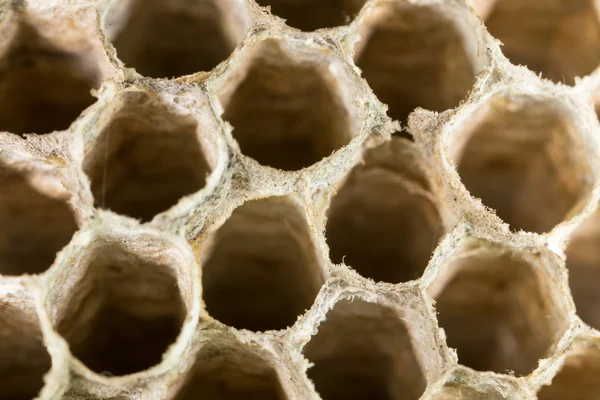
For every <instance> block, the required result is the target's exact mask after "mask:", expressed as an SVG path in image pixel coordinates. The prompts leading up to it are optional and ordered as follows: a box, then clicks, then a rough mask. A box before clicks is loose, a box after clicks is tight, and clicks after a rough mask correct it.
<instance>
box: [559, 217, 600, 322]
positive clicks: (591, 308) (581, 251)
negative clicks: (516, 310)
mask: <svg viewBox="0 0 600 400" xmlns="http://www.w3.org/2000/svg"><path fill="white" fill-rule="evenodd" d="M566 255H567V269H568V270H569V286H570V287H571V294H572V295H573V300H574V301H575V307H576V308H577V315H579V317H580V318H581V319H582V320H583V322H585V323H586V324H588V325H590V326H591V327H593V328H596V329H600V292H599V291H598V285H597V282H598V279H599V278H600V212H596V213H595V214H594V215H592V217H590V218H589V219H588V220H587V221H586V222H585V223H584V224H583V225H582V226H581V227H579V228H578V229H577V230H576V231H575V233H574V234H573V236H572V237H571V241H570V243H569V245H568V247H567V250H566Z"/></svg>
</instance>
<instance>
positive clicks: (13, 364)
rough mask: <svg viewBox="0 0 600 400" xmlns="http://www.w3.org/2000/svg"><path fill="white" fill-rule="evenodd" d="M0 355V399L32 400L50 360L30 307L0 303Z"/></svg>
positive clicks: (42, 380) (49, 364)
mask: <svg viewBox="0 0 600 400" xmlns="http://www.w3.org/2000/svg"><path fill="white" fill-rule="evenodd" d="M25 307H26V308H25ZM0 354H2V357H0V398H2V399H10V400H31V399H33V398H35V397H36V396H37V395H38V393H39V392H40V390H41V389H42V388H43V387H44V375H45V374H46V373H47V372H48V371H49V370H50V368H51V366H52V360H51V358H50V355H49V354H48V351H47V350H46V346H45V344H44V341H43V338H42V331H41V328H40V325H39V321H38V319H37V316H35V310H34V307H33V305H29V304H28V305H25V304H24V303H20V304H19V305H18V307H17V306H16V305H15V304H11V303H7V302H0Z"/></svg>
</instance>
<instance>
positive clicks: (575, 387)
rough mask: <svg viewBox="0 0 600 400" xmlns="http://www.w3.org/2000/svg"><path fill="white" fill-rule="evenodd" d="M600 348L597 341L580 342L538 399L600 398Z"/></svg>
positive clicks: (584, 399) (572, 399) (542, 390)
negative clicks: (599, 377)
mask: <svg viewBox="0 0 600 400" xmlns="http://www.w3.org/2000/svg"><path fill="white" fill-rule="evenodd" d="M598 374H600V348H599V347H598V343H597V342H590V343H578V344H576V345H575V348H574V349H573V350H571V354H569V355H567V357H566V359H565V361H564V364H563V365H562V367H561V369H560V370H559V371H558V373H557V375H556V376H555V377H554V378H553V379H552V383H550V384H549V385H548V386H542V388H541V390H540V391H539V392H538V394H537V398H538V400H565V399H569V400H592V399H597V398H600V381H598Z"/></svg>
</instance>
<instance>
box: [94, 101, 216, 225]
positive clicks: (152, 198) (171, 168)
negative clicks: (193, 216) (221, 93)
mask: <svg viewBox="0 0 600 400" xmlns="http://www.w3.org/2000/svg"><path fill="white" fill-rule="evenodd" d="M199 129H200V127H199V126H198V124H197V122H196V121H195V120H194V119H193V118H192V117H191V116H180V115H174V114H171V113H170V111H169V110H168V109H166V108H165V107H163V106H161V105H159V104H147V103H142V104H134V103H131V104H128V105H126V106H124V107H123V108H122V109H121V110H119V111H118V112H117V113H116V114H115V115H114V116H112V117H111V121H110V122H109V123H108V124H107V125H106V127H104V128H103V130H102V131H101V132H100V134H99V135H98V137H97V138H96V139H95V142H94V143H93V145H92V146H91V150H90V151H89V153H88V154H87V155H86V159H85V161H84V166H83V167H84V170H85V172H86V174H87V175H88V177H89V178H90V180H91V190H92V193H93V195H94V199H95V205H96V207H100V208H108V209H110V210H112V211H114V212H116V213H119V214H123V215H127V216H130V217H133V218H138V219H141V220H142V221H144V222H146V221H150V220H152V218H153V217H154V216H155V215H156V214H158V213H160V212H163V211H166V210H168V209H169V208H170V207H172V206H173V205H175V204H176V203H177V202H178V200H179V199H180V198H182V197H183V196H186V195H189V194H192V193H194V192H196V191H198V190H200V189H202V188H203V187H204V185H205V182H206V177H207V175H209V174H210V172H211V170H212V168H211V167H210V166H209V164H208V161H207V158H206V157H205V155H204V152H203V147H202V144H201V142H200V140H199V137H198V135H199V132H198V131H199Z"/></svg>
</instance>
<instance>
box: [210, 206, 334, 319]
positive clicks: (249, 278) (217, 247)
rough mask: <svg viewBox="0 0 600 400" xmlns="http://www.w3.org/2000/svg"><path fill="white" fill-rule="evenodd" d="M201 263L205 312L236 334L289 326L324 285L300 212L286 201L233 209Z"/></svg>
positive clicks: (309, 304)
mask: <svg viewBox="0 0 600 400" xmlns="http://www.w3.org/2000/svg"><path fill="white" fill-rule="evenodd" d="M203 259H204V261H203V262H202V265H203V273H202V283H203V288H204V301H205V302H206V308H207V310H208V312H209V314H210V315H212V316H213V317H214V318H216V319H218V320H219V321H221V322H223V323H225V324H227V325H231V326H234V327H236V328H238V329H249V330H253V331H265V330H271V329H284V328H287V327H289V326H291V325H292V324H293V323H294V322H295V321H296V319H297V317H298V316H300V315H301V314H303V313H304V311H305V310H307V309H309V308H310V307H311V305H312V303H313V301H314V299H315V297H316V295H317V293H318V291H319V289H320V287H321V285H322V284H323V280H324V278H323V273H322V270H321V266H320V263H319V258H318V256H317V253H316V249H315V247H314V244H313V242H312V237H311V234H310V230H309V227H308V225H307V221H306V216H305V215H304V211H303V209H302V208H301V206H300V205H299V204H298V203H297V202H296V201H294V200H293V199H292V198H290V197H269V198H265V199H260V200H253V201H248V202H246V203H244V204H243V205H242V206H240V207H238V208H236V209H235V210H234V211H233V213H232V214H231V216H230V217H229V219H228V220H227V221H226V222H225V223H224V224H223V226H221V227H220V228H219V229H218V230H217V231H216V232H215V233H214V234H213V235H212V237H211V238H210V240H209V242H208V243H207V246H206V250H205V251H204V252H203Z"/></svg>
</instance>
